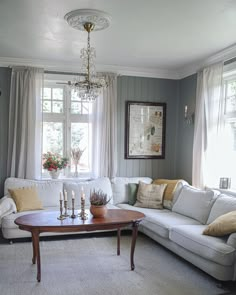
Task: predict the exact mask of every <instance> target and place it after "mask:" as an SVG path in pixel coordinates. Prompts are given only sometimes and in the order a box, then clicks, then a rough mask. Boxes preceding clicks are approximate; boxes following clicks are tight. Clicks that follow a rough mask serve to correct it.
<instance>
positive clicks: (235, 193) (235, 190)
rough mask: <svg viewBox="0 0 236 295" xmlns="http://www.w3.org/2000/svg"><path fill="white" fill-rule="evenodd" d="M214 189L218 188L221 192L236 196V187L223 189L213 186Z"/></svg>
mask: <svg viewBox="0 0 236 295" xmlns="http://www.w3.org/2000/svg"><path fill="white" fill-rule="evenodd" d="M209 189H210V188H209ZM212 189H214V190H217V191H219V192H221V193H222V194H225V195H231V196H234V197H236V189H233V188H230V189H222V188H216V187H213V188H212Z"/></svg>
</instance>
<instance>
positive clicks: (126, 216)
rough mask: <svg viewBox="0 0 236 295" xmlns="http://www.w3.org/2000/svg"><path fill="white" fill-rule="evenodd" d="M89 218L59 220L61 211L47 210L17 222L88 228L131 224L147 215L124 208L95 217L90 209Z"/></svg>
mask: <svg viewBox="0 0 236 295" xmlns="http://www.w3.org/2000/svg"><path fill="white" fill-rule="evenodd" d="M86 213H87V217H88V218H87V219H86V220H82V219H81V218H80V217H78V216H77V217H76V218H74V219H72V218H71V217H67V218H65V219H63V220H58V219H57V217H58V216H59V215H60V213H59V211H58V212H57V211H51V212H50V211H47V212H43V211H42V212H39V213H32V214H27V215H22V216H20V217H18V218H16V220H15V224H17V225H19V226H20V227H24V228H25V229H30V228H40V229H42V230H43V229H44V228H47V229H49V228H54V229H55V228H73V227H74V228H75V227H82V228H84V229H88V228H89V227H93V226H98V227H99V226H101V227H102V226H105V227H106V225H107V226H108V225H117V224H119V225H122V224H130V223H133V222H137V221H141V220H142V219H143V218H144V217H145V215H144V214H143V213H141V212H137V211H132V210H124V209H108V210H107V214H106V215H105V216H104V217H99V218H97V217H96V218H94V217H93V216H92V214H91V213H90V212H89V210H86Z"/></svg>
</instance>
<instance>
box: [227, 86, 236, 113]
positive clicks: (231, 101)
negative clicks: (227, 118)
mask: <svg viewBox="0 0 236 295" xmlns="http://www.w3.org/2000/svg"><path fill="white" fill-rule="evenodd" d="M234 111H236V81H231V82H229V83H227V97H226V113H229V112H234Z"/></svg>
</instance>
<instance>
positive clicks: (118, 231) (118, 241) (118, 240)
mask: <svg viewBox="0 0 236 295" xmlns="http://www.w3.org/2000/svg"><path fill="white" fill-rule="evenodd" d="M117 255H118V256H119V255H120V228H118V229H117Z"/></svg>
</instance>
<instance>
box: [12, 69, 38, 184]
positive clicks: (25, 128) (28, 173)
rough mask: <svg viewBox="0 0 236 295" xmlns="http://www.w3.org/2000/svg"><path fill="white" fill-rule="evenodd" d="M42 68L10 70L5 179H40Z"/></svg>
mask: <svg viewBox="0 0 236 295" xmlns="http://www.w3.org/2000/svg"><path fill="white" fill-rule="evenodd" d="M42 89H43V69H37V68H28V67H14V68H13V69H12V77H11V89H10V107H9V133H8V147H9V149H8V159H7V168H8V176H12V177H20V178H28V179H37V178H40V177H41V166H42V165H41V130H40V128H41V122H42V116H41V95H42Z"/></svg>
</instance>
